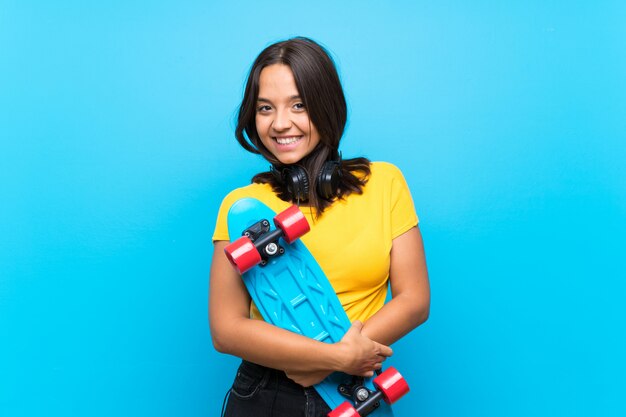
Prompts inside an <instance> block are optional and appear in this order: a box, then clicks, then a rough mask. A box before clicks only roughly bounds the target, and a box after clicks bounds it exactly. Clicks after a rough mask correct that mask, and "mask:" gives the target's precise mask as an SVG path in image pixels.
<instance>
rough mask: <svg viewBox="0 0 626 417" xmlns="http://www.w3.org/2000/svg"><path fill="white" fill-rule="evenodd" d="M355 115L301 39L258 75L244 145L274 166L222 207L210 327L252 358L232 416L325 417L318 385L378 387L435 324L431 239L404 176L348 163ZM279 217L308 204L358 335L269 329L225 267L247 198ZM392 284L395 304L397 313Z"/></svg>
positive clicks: (323, 262)
mask: <svg viewBox="0 0 626 417" xmlns="http://www.w3.org/2000/svg"><path fill="white" fill-rule="evenodd" d="M346 117H347V108H346V102H345V97H344V94H343V90H342V87H341V83H340V81H339V77H338V75H337V70H336V68H335V65H334V63H333V61H332V59H331V58H330V56H329V54H328V53H327V52H326V50H325V49H323V48H322V47H321V46H320V45H318V44H317V43H315V42H314V41H312V40H310V39H307V38H294V39H289V40H287V41H283V42H279V43H276V44H273V45H271V46H269V47H267V48H266V49H265V50H263V51H262V52H261V54H260V55H259V56H258V57H257V59H256V60H255V62H254V64H253V66H252V69H251V71H250V74H249V77H248V80H247V84H246V89H245V93H244V98H243V101H242V103H241V106H240V109H239V117H238V124H237V128H236V137H237V140H238V141H239V143H240V144H241V145H242V146H243V147H244V148H245V149H246V150H248V151H250V152H252V153H257V154H261V155H262V156H263V157H264V158H265V159H267V161H269V162H270V164H271V169H270V171H268V172H264V173H260V174H257V175H256V176H255V177H254V178H253V181H252V182H253V183H252V184H250V185H248V186H246V187H243V188H239V189H236V190H234V191H232V192H231V193H230V194H229V195H228V196H226V198H225V199H224V201H223V202H222V205H221V207H220V211H219V214H218V219H217V225H216V230H215V234H214V236H213V241H214V254H213V263H212V266H211V283H210V308H209V317H210V326H211V334H212V337H213V344H214V346H215V348H216V349H217V350H218V351H219V352H223V353H228V354H231V355H235V356H238V357H240V358H242V359H243V362H242V365H241V366H240V368H239V371H238V372H237V376H236V378H235V382H234V384H233V388H232V389H231V391H230V394H231V395H230V399H229V402H228V406H227V409H226V415H227V416H290V417H292V416H325V415H326V414H327V413H328V412H329V411H330V409H329V408H328V406H327V405H326V404H325V403H324V402H323V401H322V399H321V398H320V397H319V396H318V395H317V393H316V391H315V390H314V388H313V387H312V385H314V384H316V383H318V382H320V381H322V380H323V379H324V378H325V377H326V376H327V375H328V374H329V373H331V372H334V371H342V372H345V373H348V374H351V375H360V376H372V375H373V373H374V371H375V370H377V369H380V368H381V366H382V362H383V361H384V360H385V358H387V357H389V356H391V354H392V351H391V348H389V345H391V344H392V343H393V342H395V341H396V340H398V339H399V338H401V337H402V336H404V335H405V334H406V333H408V332H409V331H411V330H412V329H414V328H415V327H417V326H419V325H420V324H421V323H423V322H424V321H425V320H426V319H427V317H428V311H429V304H430V292H429V284H428V275H427V271H426V263H425V258H424V250H423V246H422V239H421V235H420V232H419V229H418V227H417V222H418V220H417V215H416V214H415V209H414V207H413V202H412V199H411V195H410V193H409V190H408V187H407V185H406V182H405V181H404V178H403V177H402V174H401V173H400V171H399V170H398V169H397V168H396V167H394V166H393V165H391V164H388V163H380V162H379V163H370V162H369V161H368V160H367V159H365V158H355V159H349V160H342V159H341V157H340V153H339V150H338V149H339V142H340V139H341V136H342V134H343V130H344V127H345V123H346ZM243 197H254V198H257V199H259V200H261V201H262V202H264V203H265V204H266V205H268V206H269V207H270V208H272V209H273V210H274V211H275V212H280V211H282V210H284V209H286V208H287V207H288V206H290V205H291V204H299V205H300V207H301V209H302V211H303V212H304V213H305V216H306V217H307V219H308V221H309V223H310V224H311V231H310V232H309V233H307V234H306V235H305V236H303V237H302V241H303V242H304V244H305V245H306V246H307V247H308V249H309V250H310V251H311V253H312V254H313V256H314V257H315V258H316V260H317V261H318V263H319V264H320V266H321V267H322V269H323V271H324V273H325V274H326V276H327V277H328V279H329V281H330V282H331V284H332V286H333V288H334V289H335V291H336V293H337V296H338V297H339V299H340V301H341V303H342V305H343V307H344V309H345V310H346V313H347V314H348V317H349V318H350V320H351V321H352V322H353V324H352V327H351V328H350V330H349V331H348V332H347V333H346V335H345V336H344V337H343V339H342V340H341V341H340V342H338V343H334V344H327V343H323V342H318V341H315V340H313V339H309V338H306V337H303V336H300V335H297V334H295V333H292V332H289V331H286V330H283V329H280V328H278V327H275V326H272V325H270V324H268V323H266V322H264V321H263V319H262V317H261V315H260V313H259V311H258V309H257V308H256V306H254V304H253V303H251V299H250V296H249V294H248V293H247V291H246V288H245V286H244V284H243V282H242V280H241V277H240V276H239V275H238V274H237V273H236V272H235V270H234V269H233V268H232V266H231V265H230V264H229V262H228V260H227V258H226V257H225V256H224V253H223V251H224V247H225V246H226V245H227V244H228V243H229V239H230V236H228V231H227V225H226V216H227V213H228V209H229V208H230V206H231V205H232V204H233V203H234V202H235V201H237V200H238V199H240V198H243ZM388 285H389V286H390V287H391V291H392V299H391V300H390V301H389V302H388V303H387V304H385V303H384V302H385V298H386V295H387V288H388Z"/></svg>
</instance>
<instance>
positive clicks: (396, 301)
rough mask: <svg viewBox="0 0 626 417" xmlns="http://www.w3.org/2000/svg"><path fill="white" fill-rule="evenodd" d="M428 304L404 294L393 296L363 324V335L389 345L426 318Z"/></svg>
mask: <svg viewBox="0 0 626 417" xmlns="http://www.w3.org/2000/svg"><path fill="white" fill-rule="evenodd" d="M428 314H429V305H428V303H427V302H425V301H424V300H419V301H417V302H416V300H415V298H413V297H410V296H408V295H406V294H403V295H402V294H401V295H399V296H397V297H394V298H392V299H391V301H389V302H388V303H387V304H385V305H384V306H383V308H381V309H380V310H378V312H376V313H375V314H374V315H373V316H372V317H370V318H369V319H368V320H367V321H366V322H365V324H364V326H363V331H362V333H363V335H364V336H367V337H369V338H370V339H372V340H375V341H376V342H378V343H382V344H384V345H387V346H389V345H391V344H392V343H394V342H396V341H398V340H399V339H400V338H402V337H403V336H404V335H406V334H407V333H409V332H410V331H411V330H413V329H415V328H416V327H418V326H419V325H420V324H422V323H424V322H425V321H426V320H427V319H428Z"/></svg>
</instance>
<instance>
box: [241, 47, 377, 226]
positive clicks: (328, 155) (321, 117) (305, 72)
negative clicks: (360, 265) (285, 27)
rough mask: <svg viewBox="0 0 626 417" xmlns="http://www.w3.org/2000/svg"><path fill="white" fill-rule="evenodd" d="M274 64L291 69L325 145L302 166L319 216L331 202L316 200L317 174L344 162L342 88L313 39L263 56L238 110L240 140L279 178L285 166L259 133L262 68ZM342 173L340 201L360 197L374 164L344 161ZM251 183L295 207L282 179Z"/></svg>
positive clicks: (263, 176) (260, 177)
mask: <svg viewBox="0 0 626 417" xmlns="http://www.w3.org/2000/svg"><path fill="white" fill-rule="evenodd" d="M273 64H284V65H287V66H289V68H291V71H292V73H293V76H294V79H295V82H296V87H297V88H298V92H299V94H300V97H301V98H302V101H303V103H304V107H305V109H306V110H307V112H308V115H309V119H310V120H311V123H312V124H313V125H314V126H315V127H316V128H317V131H318V133H319V135H320V142H319V143H318V144H317V146H316V147H315V149H313V151H312V152H311V153H310V154H308V155H307V156H306V157H304V158H302V159H301V160H300V161H299V162H298V163H297V165H299V166H301V167H302V168H304V169H305V171H306V172H307V173H308V177H309V185H310V187H309V197H308V204H309V205H310V206H311V207H314V208H315V209H317V215H318V216H319V215H321V214H322V212H323V211H324V209H325V208H326V207H328V206H329V205H330V204H331V203H332V199H324V198H322V197H320V196H319V195H318V194H317V192H316V188H317V173H319V172H320V170H321V168H322V166H323V165H324V163H325V162H326V161H330V160H338V159H339V154H338V149H339V142H340V140H341V137H342V135H343V131H344V128H345V125H346V120H347V113H348V110H347V105H346V99H345V96H344V93H343V88H342V87H341V82H340V80H339V75H338V74H337V69H336V67H335V63H334V62H333V60H332V58H331V57H330V54H329V53H328V51H326V49H324V48H323V47H322V46H320V45H319V44H318V43H316V42H315V41H313V40H311V39H308V38H304V37H297V38H292V39H288V40H286V41H282V42H278V43H275V44H272V45H270V46H268V47H267V48H265V49H264V50H263V51H262V52H261V53H260V54H259V56H258V57H257V58H256V60H255V61H254V63H253V64H252V68H251V69H250V74H249V75H248V80H247V83H246V89H245V92H244V96H243V100H242V101H241V106H240V107H239V114H238V118H237V128H236V130H235V136H236V137H237V141H238V142H239V143H240V144H241V146H243V148H244V149H246V150H247V151H249V152H252V153H255V154H261V155H262V156H263V157H264V158H265V159H267V160H268V161H269V162H270V163H271V164H272V166H273V169H274V171H275V172H276V171H278V172H280V171H281V170H282V169H283V168H284V167H285V165H283V164H282V163H281V162H280V161H279V160H278V159H277V158H276V157H275V156H274V155H272V153H271V152H269V151H268V150H267V148H266V147H265V146H264V145H263V143H262V142H261V139H260V138H259V134H258V132H257V130H256V107H257V103H256V101H257V98H258V96H259V78H260V75H261V71H262V70H263V68H265V67H267V66H270V65H273ZM340 169H341V174H340V177H341V179H340V181H339V185H338V187H337V194H336V198H339V199H341V198H343V197H345V196H348V195H350V194H352V193H357V194H361V193H362V192H363V191H362V190H363V186H364V185H365V183H366V182H367V180H368V178H369V175H370V173H371V172H370V161H369V160H368V159H366V158H353V159H346V160H341V164H340ZM252 182H254V183H261V184H270V185H271V186H272V189H273V190H274V192H275V193H276V194H277V195H278V197H279V198H281V199H282V200H285V201H294V196H293V195H292V193H291V192H290V190H288V189H287V186H286V185H285V183H284V182H283V181H282V179H281V177H280V175H275V174H273V173H272V172H271V171H268V172H261V173H259V174H257V175H255V176H254V177H253V178H252Z"/></svg>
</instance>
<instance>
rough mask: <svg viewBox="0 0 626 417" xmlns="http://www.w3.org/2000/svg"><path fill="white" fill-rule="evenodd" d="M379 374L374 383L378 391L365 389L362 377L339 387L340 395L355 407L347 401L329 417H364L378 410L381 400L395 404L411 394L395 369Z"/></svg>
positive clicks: (390, 368)
mask: <svg viewBox="0 0 626 417" xmlns="http://www.w3.org/2000/svg"><path fill="white" fill-rule="evenodd" d="M377 374H379V375H378V376H377V377H376V378H375V379H374V380H373V381H372V382H373V384H374V386H375V387H376V391H372V390H370V389H368V388H367V387H365V385H364V384H363V382H364V378H362V377H354V378H353V379H352V382H351V383H350V384H341V385H339V387H338V388H337V389H338V390H339V393H340V394H341V395H343V396H344V397H347V398H349V399H350V400H352V402H354V405H352V404H351V403H350V402H349V401H346V402H344V403H343V404H341V405H340V406H339V407H337V408H335V409H334V410H332V411H331V412H330V413H328V417H364V416H366V415H368V414H370V413H371V412H372V411H374V410H376V409H377V408H378V407H379V406H380V401H381V400H383V401H385V402H386V403H388V404H393V403H395V402H396V401H398V400H399V399H400V398H401V397H402V396H403V395H404V394H406V393H407V392H409V386H408V384H407V383H406V381H405V380H404V378H403V377H402V375H400V373H399V372H398V371H397V370H396V369H395V368H393V367H389V368H387V370H386V371H385V372H382V373H379V372H377Z"/></svg>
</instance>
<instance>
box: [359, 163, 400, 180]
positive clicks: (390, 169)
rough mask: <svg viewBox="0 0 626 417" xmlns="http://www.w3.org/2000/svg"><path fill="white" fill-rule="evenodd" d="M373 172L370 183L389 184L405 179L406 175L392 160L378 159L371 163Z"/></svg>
mask: <svg viewBox="0 0 626 417" xmlns="http://www.w3.org/2000/svg"><path fill="white" fill-rule="evenodd" d="M370 170H371V174H370V177H369V180H368V184H370V183H372V185H376V184H378V185H381V184H389V183H392V182H394V181H397V180H400V181H404V176H403V175H402V171H401V170H400V168H398V167H397V166H395V165H394V164H392V163H390V162H383V161H377V162H372V163H371V164H370Z"/></svg>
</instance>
